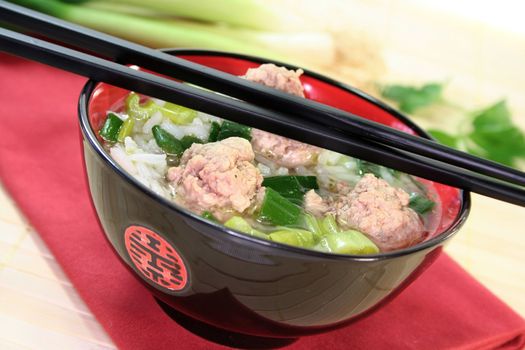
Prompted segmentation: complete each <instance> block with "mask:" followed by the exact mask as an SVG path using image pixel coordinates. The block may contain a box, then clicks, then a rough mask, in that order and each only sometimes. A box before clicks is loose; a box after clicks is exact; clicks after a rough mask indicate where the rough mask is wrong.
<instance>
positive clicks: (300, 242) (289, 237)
mask: <svg viewBox="0 0 525 350" xmlns="http://www.w3.org/2000/svg"><path fill="white" fill-rule="evenodd" d="M269 237H270V239H271V240H272V241H274V242H279V243H284V244H288V245H293V246H296V247H303V248H309V247H312V246H313V245H314V243H315V239H314V235H313V233H312V232H310V231H305V230H299V229H286V230H280V231H275V232H272V233H270V234H269Z"/></svg>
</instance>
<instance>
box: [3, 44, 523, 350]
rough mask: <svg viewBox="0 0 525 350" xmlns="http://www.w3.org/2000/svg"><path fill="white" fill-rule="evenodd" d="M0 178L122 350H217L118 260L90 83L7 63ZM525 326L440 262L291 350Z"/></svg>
mask: <svg viewBox="0 0 525 350" xmlns="http://www.w3.org/2000/svg"><path fill="white" fill-rule="evenodd" d="M0 79H1V84H0V178H1V180H2V182H3V184H4V185H5V187H6V188H7V190H8V191H9V193H10V194H11V196H12V197H13V198H14V200H15V201H16V202H17V204H18V206H19V207H20V208H21V210H22V211H23V212H24V214H25V215H26V216H27V217H28V219H29V220H30V222H31V223H32V224H33V225H34V227H35V228H36V230H37V231H38V232H39V233H40V235H41V236H42V238H43V239H44V241H45V242H46V243H47V245H48V246H49V248H50V250H51V251H52V252H53V254H54V256H55V257H56V260H57V261H58V262H59V263H60V264H61V266H62V268H63V269H64V271H65V272H66V274H67V276H68V277H69V278H70V279H71V281H72V282H73V284H74V285H75V287H76V289H77V290H78V292H79V293H80V295H81V296H82V298H83V299H84V301H85V302H86V303H87V305H88V306H89V308H90V309H91V311H92V312H93V313H94V314H95V316H96V317H97V319H98V320H99V321H100V323H101V324H102V325H103V327H104V328H105V329H106V331H107V332H108V333H109V335H110V336H111V337H112V339H113V340H114V342H115V344H116V345H117V346H118V347H119V348H121V349H133V350H137V349H157V350H161V349H215V348H217V349H220V348H225V347H223V346H220V345H216V344H214V343H211V342H209V341H207V340H204V339H202V338H200V337H198V336H196V335H194V334H192V333H190V332H188V331H187V330H186V329H184V328H182V327H181V326H179V325H178V324H177V323H175V322H174V321H172V320H171V319H170V318H169V317H168V316H166V314H164V313H163V312H162V310H161V309H160V308H159V306H157V304H156V303H155V301H154V300H153V298H152V297H151V296H150V294H149V293H148V292H147V290H146V289H145V288H144V287H142V286H141V285H140V284H139V283H138V282H137V281H136V280H135V279H134V278H133V277H132V276H131V275H130V274H129V272H128V271H126V270H125V269H124V267H123V266H122V265H121V264H120V262H119V261H118V260H117V257H116V256H115V255H114V254H113V252H112V251H111V250H110V248H109V246H108V244H107V243H106V241H105V239H104V237H103V234H102V232H101V230H100V228H99V226H98V223H97V221H96V218H95V214H94V211H93V209H92V207H91V204H90V201H89V197H88V196H89V195H88V190H87V185H86V181H85V177H84V174H83V166H82V160H81V148H80V141H79V131H78V126H77V112H76V108H77V98H78V95H79V91H80V89H81V88H82V86H83V84H84V83H85V81H86V80H85V79H84V78H82V77H79V76H76V75H72V74H69V73H65V72H62V71H59V70H56V69H52V68H49V67H46V66H43V65H40V64H36V63H32V62H28V61H24V60H21V59H17V58H14V57H12V56H7V55H1V54H0ZM524 344H525V321H524V320H523V319H522V318H521V317H520V316H518V315H517V314H516V313H515V312H513V311H512V310H511V309H509V308H508V307H507V306H506V305H505V304H503V303H502V302H501V301H500V300H498V299H497V298H496V297H495V296H493V295H492V294H491V293H490V292H489V291H487V290H486V289H485V288H484V287H483V286H482V285H480V284H479V283H478V282H477V281H475V280H474V279H473V278H472V277H471V276H469V275H468V274H467V273H466V272H465V271H463V270H462V269H461V268H460V267H459V266H458V265H457V264H456V263H455V262H454V261H452V260H451V259H450V258H449V257H447V256H446V255H442V256H441V257H440V258H439V259H438V260H437V261H436V263H435V264H434V265H433V266H432V267H430V268H429V269H428V270H427V271H426V272H425V273H424V274H423V276H422V277H420V278H419V279H418V280H417V281H416V282H415V283H413V284H412V285H411V286H410V287H408V288H407V289H406V290H405V291H404V292H403V293H401V295H400V296H399V297H398V298H397V299H395V300H394V301H393V302H391V303H390V304H388V305H387V306H385V307H384V308H382V309H381V310H380V311H378V312H376V313H375V314H373V315H371V316H370V317H368V318H365V319H363V320H361V321H359V322H357V323H355V324H353V325H350V326H347V327H346V328H343V329H340V330H336V331H332V332H329V333H325V334H322V335H316V336H309V337H304V338H301V339H300V340H298V341H297V342H296V343H294V344H292V345H290V346H289V347H288V348H289V349H332V350H334V349H452V348H454V349H520V348H521V347H523V345H524Z"/></svg>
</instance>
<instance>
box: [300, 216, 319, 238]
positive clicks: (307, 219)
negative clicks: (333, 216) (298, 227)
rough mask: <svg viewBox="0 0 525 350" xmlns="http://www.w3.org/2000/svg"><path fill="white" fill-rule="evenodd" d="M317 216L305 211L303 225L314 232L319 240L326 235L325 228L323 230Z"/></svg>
mask: <svg viewBox="0 0 525 350" xmlns="http://www.w3.org/2000/svg"><path fill="white" fill-rule="evenodd" d="M319 221H320V220H317V218H316V217H315V216H313V215H312V214H310V213H305V214H304V215H303V222H302V227H304V228H305V229H307V230H308V231H310V232H312V233H313V234H314V237H315V238H316V239H317V240H319V239H321V237H322V236H323V235H324V233H323V230H321V225H319Z"/></svg>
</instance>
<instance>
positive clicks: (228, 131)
mask: <svg viewBox="0 0 525 350" xmlns="http://www.w3.org/2000/svg"><path fill="white" fill-rule="evenodd" d="M234 136H236V137H242V138H243V139H246V140H248V141H251V139H252V128H250V127H249V126H246V125H242V124H239V123H235V122H232V121H229V120H225V121H223V122H222V124H221V128H220V130H219V133H218V135H217V141H220V140H224V139H227V138H228V137H234Z"/></svg>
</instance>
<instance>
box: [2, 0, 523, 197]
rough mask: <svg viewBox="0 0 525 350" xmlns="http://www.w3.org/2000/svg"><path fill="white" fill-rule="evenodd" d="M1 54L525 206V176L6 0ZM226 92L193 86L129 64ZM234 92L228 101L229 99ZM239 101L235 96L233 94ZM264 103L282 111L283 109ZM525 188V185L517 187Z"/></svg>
mask: <svg viewBox="0 0 525 350" xmlns="http://www.w3.org/2000/svg"><path fill="white" fill-rule="evenodd" d="M0 23H5V24H9V25H12V26H15V27H17V28H20V29H22V30H25V31H30V32H34V33H38V35H39V37H45V38H47V39H49V40H51V41H53V42H59V43H62V44H65V45H68V46H70V47H76V48H79V49H81V50H82V51H89V52H92V53H95V54H96V55H97V56H103V57H106V58H108V59H109V60H108V59H103V58H100V57H97V56H93V55H90V54H87V53H84V52H80V51H77V50H74V49H71V48H66V47H63V46H61V45H58V44H54V43H50V42H48V41H44V40H40V39H35V38H33V37H30V36H27V35H24V34H20V33H18V32H14V31H11V30H7V29H3V28H0V50H3V51H6V52H9V53H12V54H15V55H18V56H21V57H25V58H28V59H31V60H34V61H38V62H41V63H45V64H48V65H51V66H54V67H57V68H61V69H64V70H67V71H70V72H73V73H77V74H80V75H84V76H86V77H89V78H91V79H95V80H98V81H104V82H107V83H109V84H112V85H115V86H119V87H122V88H125V89H129V90H133V91H137V92H140V93H143V94H146V95H149V96H153V97H157V98H161V99H164V100H168V101H170V102H173V103H177V104H181V105H184V106H187V107H189V108H193V109H197V110H200V111H203V112H206V113H209V114H212V115H217V116H219V117H222V118H226V119H230V120H233V121H236V122H239V123H242V124H246V125H249V126H252V127H256V128H260V129H263V130H267V131H270V132H273V133H276V134H279V135H282V136H286V137H290V138H293V139H297V140H299V141H302V142H306V143H310V144H314V145H316V146H319V147H323V148H328V149H332V150H334V151H338V152H341V153H344V154H348V155H351V156H354V157H357V158H360V159H364V160H367V161H371V162H374V163H377V164H381V165H385V166H387V167H390V168H394V169H397V170H400V171H403V172H407V173H410V174H413V175H416V176H420V177H423V178H427V179H430V180H434V181H437V182H440V183H444V184H448V185H451V186H456V187H460V188H463V189H466V190H470V191H472V192H477V193H479V194H482V195H485V196H489V197H493V198H496V199H499V200H503V201H506V202H510V203H513V204H518V205H521V206H525V189H524V188H523V187H521V186H524V185H525V174H524V173H523V172H520V171H518V170H515V169H512V168H509V167H505V166H503V165H500V164H498V163H494V162H491V161H488V160H485V159H481V158H478V157H475V156H472V155H469V154H466V153H463V152H460V151H457V150H454V149H451V148H448V147H445V146H443V145H440V144H438V143H436V142H433V141H430V140H426V139H423V138H419V137H416V136H412V135H409V134H406V133H404V132H401V131H398V130H395V129H392V128H389V127H387V126H384V125H381V124H378V123H375V122H372V121H368V120H366V119H363V118H361V117H358V116H355V115H353V114H351V113H348V112H345V111H342V110H339V109H336V108H333V107H330V106H326V105H323V104H320V103H318V102H315V101H312V100H307V99H303V98H300V97H297V96H293V95H290V94H286V93H282V92H280V91H277V90H275V89H271V88H268V87H265V86H262V85H258V84H255V83H252V82H249V81H246V80H244V79H240V78H238V77H235V76H232V75H230V74H226V73H224V72H220V71H217V70H214V69H211V68H208V67H204V66H201V65H199V64H195V63H192V62H189V61H186V60H183V59H180V58H177V57H174V56H171V55H168V54H166V53H163V52H160V51H157V50H153V49H150V48H147V47H144V46H141V45H137V44H134V43H131V42H129V41H126V40H122V39H118V38H115V37H112V36H110V35H106V34H103V33H100V32H97V31H94V30H90V29H87V28H84V27H81V26H77V25H74V24H71V23H68V22H65V21H62V20H59V19H56V18H54V17H50V16H47V15H44V14H41V13H39V12H35V11H32V10H29V9H26V8H24V7H21V6H17V5H14V4H11V3H8V2H6V1H1V0H0ZM116 62H121V63H125V64H135V65H139V66H141V67H143V68H147V69H150V70H153V71H155V72H158V73H161V74H164V75H167V76H170V77H174V78H176V79H180V80H182V81H187V82H190V83H192V84H195V85H198V86H202V87H205V88H207V89H210V90H214V91H217V92H220V93H221V94H223V95H219V94H216V93H213V92H210V91H205V90H202V89H198V88H194V87H191V86H188V85H186V84H182V83H179V82H176V81H173V80H170V79H167V78H163V77H160V76H157V75H153V74H149V73H145V72H141V71H137V70H134V69H132V68H129V67H128V66H126V65H123V64H119V63H116ZM224 95H228V96H224ZM229 96H231V97H234V98H231V97H229ZM263 106H276V107H278V111H277V110H275V109H271V108H268V107H263ZM516 185H520V186H516Z"/></svg>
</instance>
